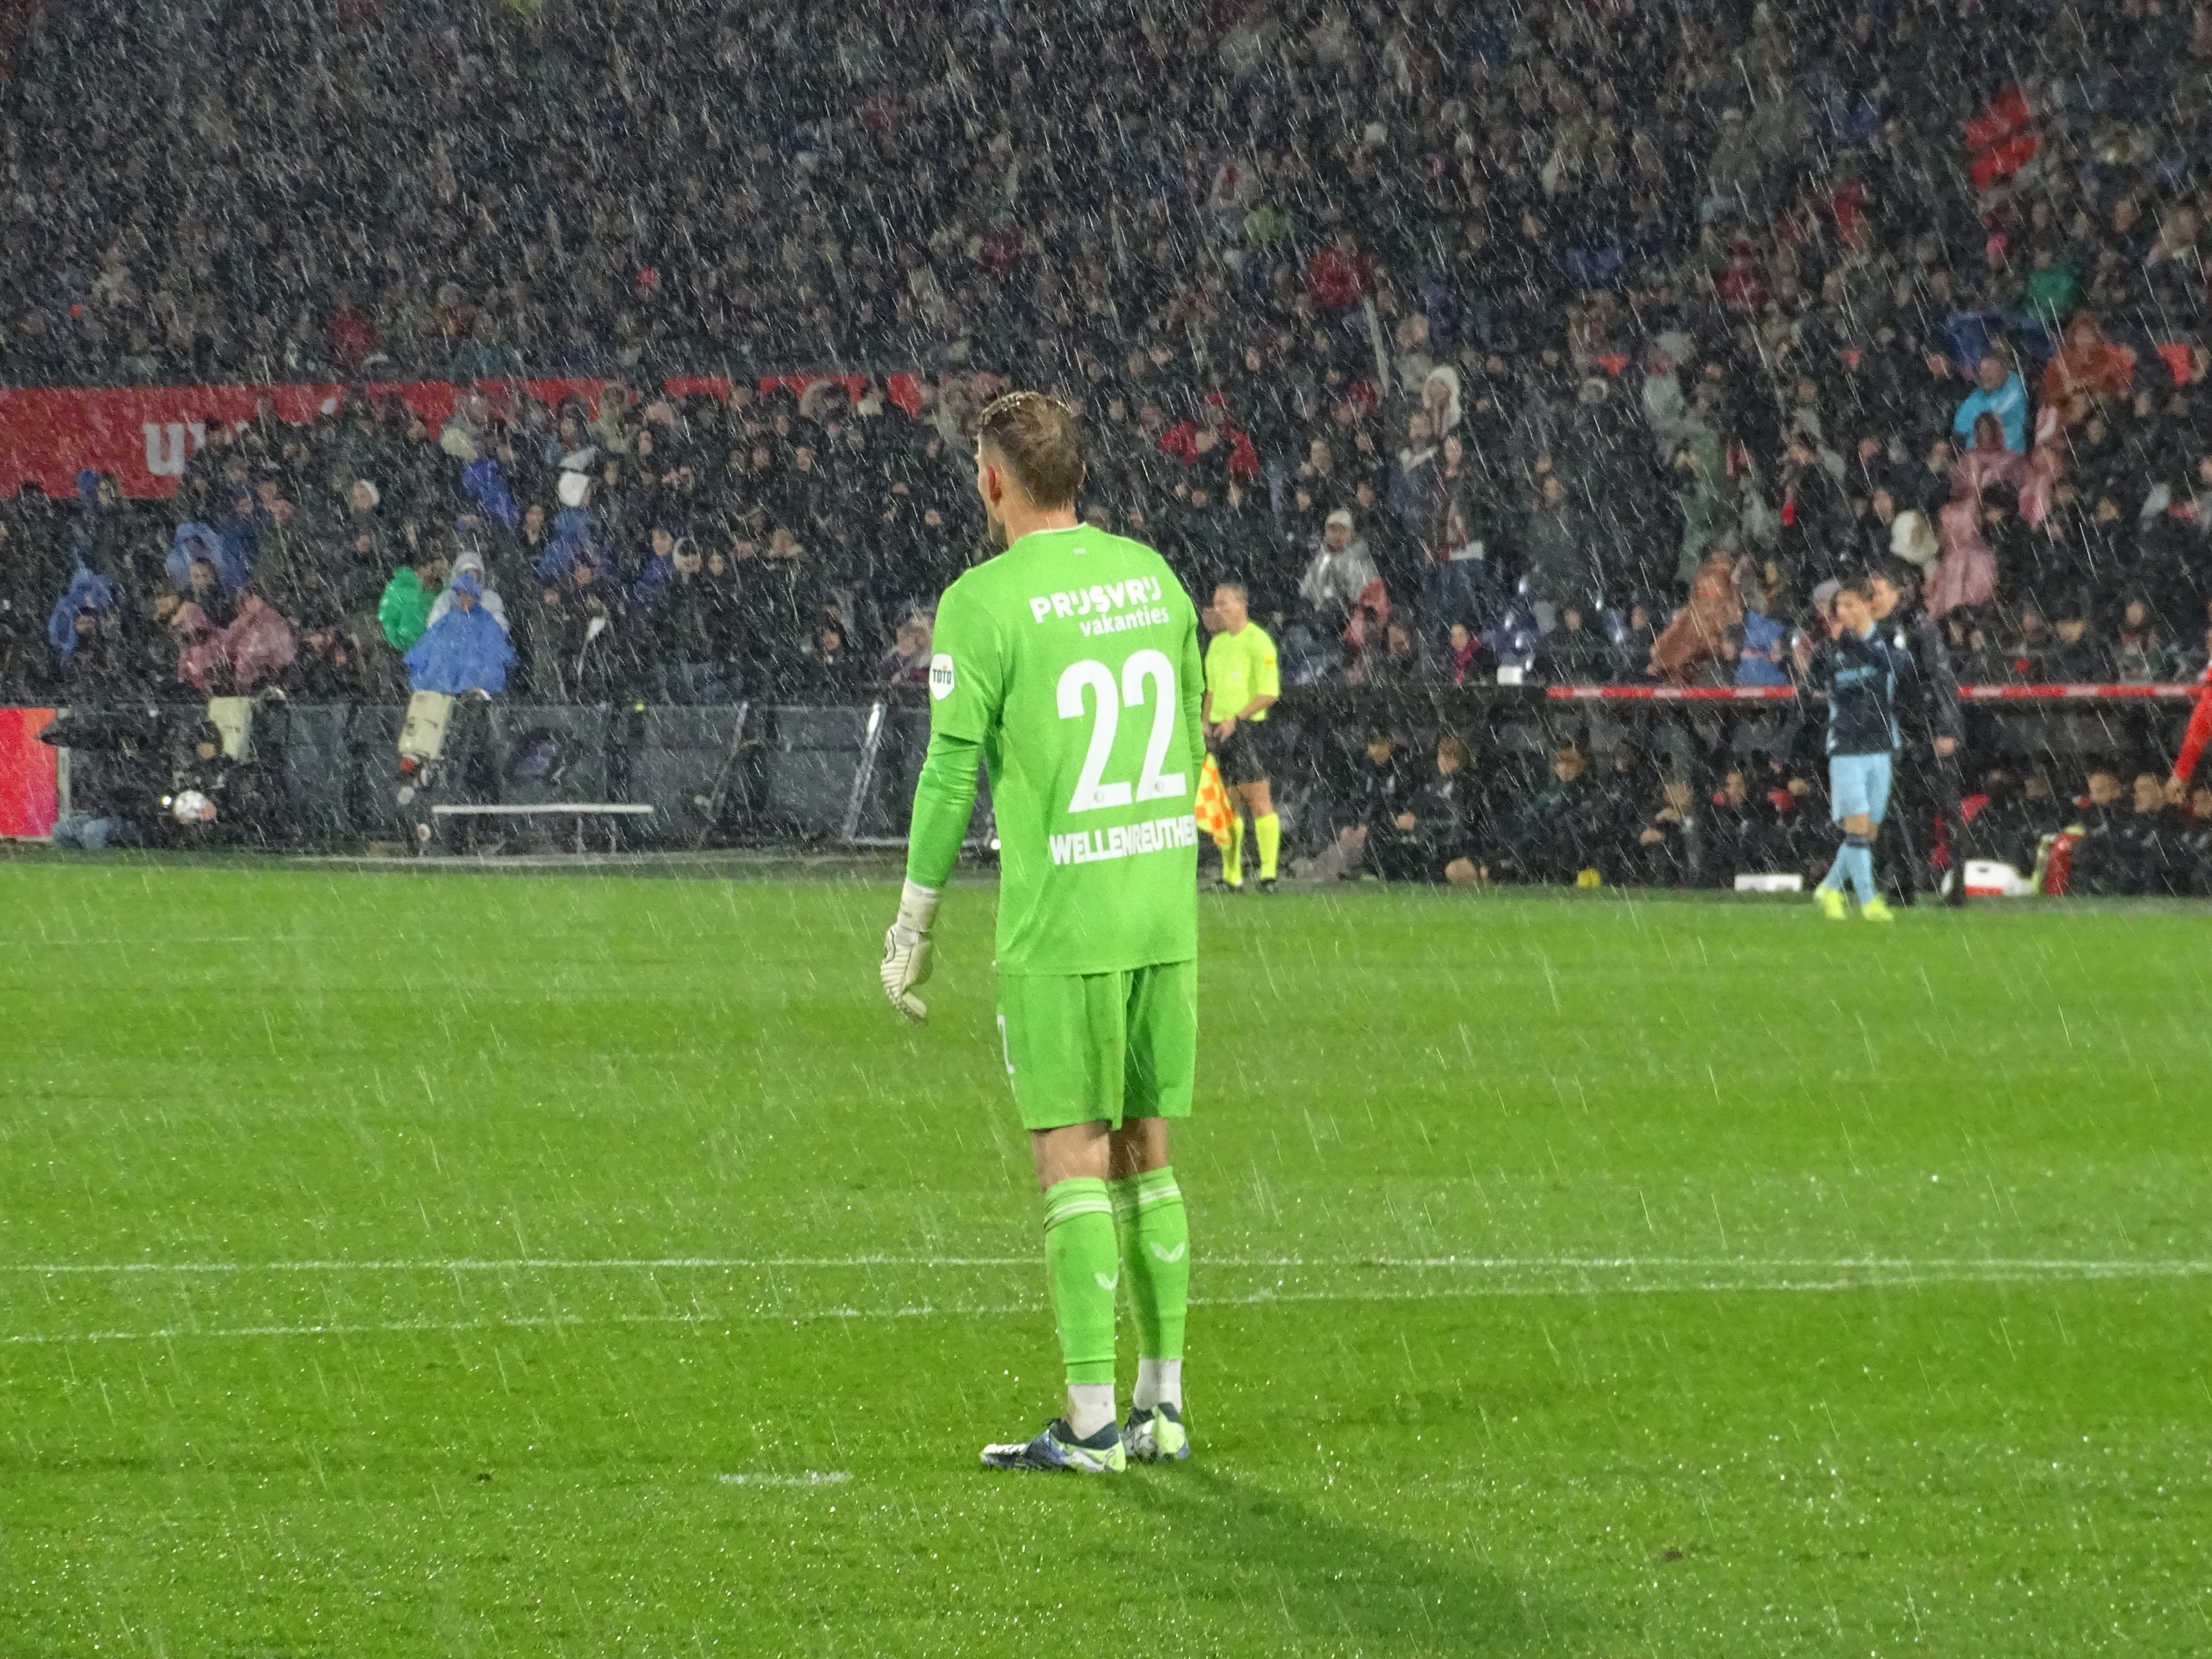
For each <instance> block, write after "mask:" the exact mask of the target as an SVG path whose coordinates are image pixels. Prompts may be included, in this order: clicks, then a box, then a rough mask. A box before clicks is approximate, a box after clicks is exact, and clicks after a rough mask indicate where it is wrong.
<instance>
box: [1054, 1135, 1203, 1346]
mask: <svg viewBox="0 0 2212 1659" xmlns="http://www.w3.org/2000/svg"><path fill="white" fill-rule="evenodd" d="M1161 1173H1162V1174H1165V1173H1166V1172H1165V1171H1164V1170H1163V1171H1162V1172H1161ZM1181 1207H1182V1206H1181V1203H1180V1201H1178V1203H1177V1205H1176V1208H1177V1209H1178V1210H1180V1209H1181ZM1044 1265H1045V1273H1046V1275H1047V1276H1048V1278H1049V1279H1050V1280H1051V1281H1052V1310H1053V1315H1054V1318H1055V1319H1056V1320H1057V1321H1058V1322H1059V1324H1060V1355H1061V1357H1062V1358H1064V1359H1066V1362H1067V1381H1068V1385H1069V1386H1070V1387H1071V1388H1074V1387H1078V1386H1082V1385H1093V1386H1095V1385H1097V1384H1100V1383H1103V1384H1104V1385H1105V1386H1106V1387H1107V1388H1109V1389H1111V1388H1112V1387H1113V1386H1114V1290H1115V1286H1116V1285H1119V1284H1120V1283H1121V1261H1120V1257H1119V1255H1118V1254H1117V1253H1116V1250H1115V1239H1114V1204H1113V1200H1111V1199H1110V1198H1109V1197H1108V1196H1107V1192H1106V1183H1105V1182H1103V1181H1101V1180H1099V1179H1098V1178H1097V1176H1076V1177H1074V1178H1073V1179H1072V1180H1068V1181H1060V1182H1054V1183H1053V1185H1052V1186H1051V1188H1048V1190H1047V1191H1046V1193H1045V1195H1044ZM1177 1310H1178V1316H1177V1318H1176V1332H1177V1334H1178V1337H1180V1334H1181V1332H1182V1319H1181V1316H1180V1310H1181V1304H1180V1303H1178V1304H1177Z"/></svg>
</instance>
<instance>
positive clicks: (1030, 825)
mask: <svg viewBox="0 0 2212 1659" xmlns="http://www.w3.org/2000/svg"><path fill="white" fill-rule="evenodd" d="M1083 472H1084V458H1083V440H1082V435H1081V433H1080V431H1079V428H1078V427H1077V424H1076V420H1075V417H1074V416H1073V415H1072V414H1071V413H1069V412H1068V411H1067V410H1065V409H1063V408H1061V407H1060V404H1056V403H1054V401H1053V400H1052V399H1050V398H1046V397H1043V396H1042V395H1040V394H1038V393H1036V392H1011V393H1009V394H1008V395H1006V397H1003V398H999V399H998V400H997V401H996V402H994V403H993V404H990V405H989V406H988V407H987V408H986V409H985V410H984V411H983V413H982V416H981V419H980V420H979V421H978V422H977V425H976V435H975V487H976V489H977V490H978V491H979V492H980V493H981V495H982V498H983V506H984V510H985V512H986V513H987V514H988V515H989V518H990V520H991V526H992V529H993V532H994V534H995V535H997V536H999V537H1000V538H1003V539H1004V541H1005V543H1006V551H1005V552H1004V553H1001V554H1000V555H999V556H996V557H995V558H992V559H990V560H987V562H984V563H982V564H981V565H978V566H976V567H975V568H974V569H972V570H969V572H967V573H966V574H964V575H963V576H962V577H961V578H960V580H957V581H956V582H954V583H953V584H952V586H951V587H950V588H948V589H947V590H946V591H945V597H944V599H942V600H941V601H940V602H939V606H938V611H937V629H936V635H935V639H934V651H935V654H934V656H933V659H932V660H931V662H930V666H929V695H930V736H929V752H928V756H927V759H926V760H925V761H924V762H923V763H922V769H921V777H920V779H919V780H918V781H916V783H915V793H914V823H913V827H912V830H911V832H910V836H909V839H908V854H907V867H906V888H905V891H904V893H903V894H902V896H901V898H900V901H899V912H898V920H897V921H896V922H895V923H893V924H892V927H891V929H890V933H887V934H886V935H885V936H884V961H883V970H882V978H883V986H884V993H885V994H887V995H888V996H889V997H890V1001H891V1006H893V1007H894V1008H896V1009H897V1010H898V1012H900V1013H901V1014H902V1015H904V1016H905V1017H906V1018H908V1019H910V1020H914V1021H915V1022H917V1023H919V1022H920V1021H921V1020H922V1019H923V1018H925V1017H926V1015H927V1010H926V1009H925V1008H924V1006H922V1004H921V1001H920V1000H917V999H916V998H915V994H914V992H915V987H917V986H919V985H921V983H922V982H923V981H926V980H927V978H928V977H929V967H930V940H929V930H930V926H931V924H932V922H933V921H934V919H935V916H936V913H937V903H938V898H939V895H940V894H941V893H942V891H943V890H944V887H945V878H946V877H947V876H948V875H950V874H951V870H952V865H953V860H954V859H955V858H956V857H957V855H958V854H959V850H960V844H961V842H962V841H963V839H964V838H965V836H966V835H967V832H968V823H969V817H971V815H972V814H973V812H974V811H975V775H976V769H977V767H978V766H979V765H980V766H981V767H983V768H986V769H987V770H988V772H989V775H990V780H991V799H992V802H993V804H994V807H995V809H996V811H997V818H998V835H999V843H1000V885H999V935H998V957H999V962H998V967H999V1036H1000V1043H1001V1046H1002V1048H1003V1050H1004V1053H1005V1056H1006V1072H1007V1075H1008V1076H1009V1077H1010V1078H1011V1079H1012V1083H1013V1092H1014V1101H1015V1104H1016V1105H1017V1106H1018V1109H1020V1112H1021V1118H1022V1123H1023V1126H1024V1127H1025V1128H1027V1129H1028V1130H1029V1132H1030V1146H1031V1148H1032V1150H1033V1151H1034V1152H1035V1154H1036V1171H1037V1185H1038V1186H1039V1187H1040V1188H1042V1191H1043V1193H1044V1258H1045V1268H1046V1273H1047V1275H1048V1279H1049V1280H1050V1283H1051V1287H1052V1304H1053V1312H1054V1317H1055V1318H1056V1320H1057V1321H1058V1323H1059V1327H1060V1350H1061V1353H1062V1355H1063V1357H1064V1358H1066V1364H1067V1414H1066V1416H1065V1417H1061V1418H1055V1419H1054V1420H1053V1421H1052V1422H1050V1423H1048V1424H1047V1425H1045V1428H1044V1431H1042V1433H1040V1434H1039V1435H1037V1437H1036V1438H1035V1439H1033V1440H1029V1441H1026V1442H1022V1441H1017V1442H1013V1443H1009V1444H1005V1445H991V1446H986V1447H985V1448H984V1449H983V1462H984V1463H985V1464H986V1465H987V1466H989V1467H990V1468H1006V1469H1076V1470H1079V1471H1081V1472H1083V1473H1085V1474H1105V1473H1107V1472H1109V1471H1113V1470H1119V1469H1121V1468H1125V1467H1126V1466H1127V1462H1128V1460H1129V1459H1130V1458H1135V1459H1137V1460H1139V1462H1152V1461H1155V1460H1158V1459H1163V1458H1184V1457H1188V1456H1189V1455H1190V1438H1189V1436H1188V1434H1187V1433H1186V1432H1185V1431H1184V1427H1183V1421H1182V1335H1183V1312H1184V1308H1185V1304H1186V1303H1187V1302H1188V1294H1189V1285H1190V1231H1189V1227H1188V1223H1187V1222H1186V1220H1185V1219H1184V1215H1183V1206H1182V1194H1181V1192H1180V1191H1179V1190H1178V1189H1177V1188H1176V1178H1175V1171H1174V1170H1173V1169H1172V1168H1171V1167H1170V1164H1169V1162H1168V1121H1169V1120H1170V1119H1171V1118H1180V1117H1188V1116H1189V1115H1190V1097H1191V1079H1192V1074H1193V1072H1194V1068H1195V1066H1196V1061H1197V1053H1198V968H1197V957H1198V904H1197V896H1196V895H1197V884H1198V826H1197V823H1196V821H1195V820H1194V818H1193V817H1192V809H1193V807H1194V805H1195V803H1196V799H1197V788H1198V778H1199V770H1200V766H1201V764H1202V763H1203V761H1204V757H1205V754H1206V748H1205V743H1204V740H1203V738H1201V736H1200V724H1199V721H1200V696H1201V693H1202V691H1203V690H1204V681H1203V678H1202V676H1201V671H1200V663H1199V652H1198V617H1197V613H1196V611H1194V608H1193V607H1192V605H1191V602H1190V599H1189V596H1188V594H1186V593H1185V592H1183V590H1182V586H1181V584H1179V583H1178V582H1177V581H1176V579H1175V577H1174V575H1173V574H1171V573H1170V571H1169V569H1168V568H1167V565H1166V563H1165V562H1164V561H1163V560H1162V559H1161V558H1160V556H1159V555H1158V554H1157V553H1155V552H1153V551H1152V549H1150V548H1148V547H1145V546H1142V545H1140V544H1138V543H1135V542H1132V541H1127V540H1125V539H1124V538H1121V537H1118V536H1109V535H1107V534H1106V533H1104V532H1102V531H1097V530H1093V529H1091V527H1089V526H1086V525H1084V524H1081V523H1079V522H1078V520H1077V519H1076V516H1075V497H1076V492H1077V491H1078V490H1079V489H1080V488H1081V487H1082V483H1083ZM1125 1279H1126V1280H1127V1284H1128V1287H1129V1299H1130V1302H1131V1304H1132V1306H1133V1310H1134V1312H1135V1315H1136V1326H1137V1342H1138V1360H1137V1385H1136V1392H1135V1395H1134V1396H1133V1400H1132V1403H1131V1407H1130V1411H1129V1417H1128V1421H1127V1424H1126V1425H1122V1424H1119V1423H1117V1421H1116V1418H1115V1406H1114V1300H1115V1290H1116V1288H1117V1287H1118V1286H1119V1285H1121V1283H1122V1282H1123V1281H1124V1280H1125Z"/></svg>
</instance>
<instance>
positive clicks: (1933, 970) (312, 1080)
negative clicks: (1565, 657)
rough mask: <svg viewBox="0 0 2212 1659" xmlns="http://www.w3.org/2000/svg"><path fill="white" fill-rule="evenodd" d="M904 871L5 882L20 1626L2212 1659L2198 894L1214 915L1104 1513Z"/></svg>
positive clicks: (165, 874) (1403, 900) (1033, 1238)
mask: <svg viewBox="0 0 2212 1659" xmlns="http://www.w3.org/2000/svg"><path fill="white" fill-rule="evenodd" d="M893 893H894V889H893V887H892V886H891V884H890V882H889V880H887V879H884V878H882V877H881V876H880V875H879V876H878V877H877V878H872V879H857V878H844V879H823V880H815V881H805V880H796V879H792V880H787V879H781V878H760V877H745V876H743V875H739V876H738V877H736V878H728V877H726V876H725V877H715V878H700V877H692V878H673V877H671V878H638V877H634V876H627V875H615V874H608V873H605V872H601V873H568V872H560V873H531V874H507V875H472V874H466V873H422V872H392V873H373V872H355V871H350V870H342V869H325V868H319V867H294V868H285V869H278V868H272V867H270V866H245V865H240V866H213V867H182V866H165V865H161V864H158V863H114V862H111V863H106V864H88V863H75V864H68V863H63V862H60V861H58V860H47V859H34V858H22V859H17V860H12V861H9V862H4V863H0V1010H4V1015H3V1016H0V1097H3V1098H0V1656H6V1659H17V1656H28V1659H46V1656H58V1655H70V1656H76V1655H94V1654H97V1655H101V1656H118V1655H119V1656H149V1659H151V1656H176V1659H216V1656H223V1659H228V1656H240V1659H273V1656H307V1655H316V1656H333V1659H337V1656H343V1659H379V1656H410V1659H415V1656H431V1655H435V1656H495V1655H499V1656H505V1655H518V1656H519V1655H562V1656H568V1655H574V1656H610V1655H623V1656H631V1655H635V1656H647V1655H670V1656H678V1655H696V1654H708V1653H723V1654H756V1653H758V1654H769V1653H779V1654H797V1655H823V1656H828V1655H840V1656H842V1655H857V1654H886V1655H890V1654H896V1655H934V1654H963V1655H965V1654H981V1655H1010V1656H1012V1655H1019V1656H1035V1655H1062V1654H1064V1655H1066V1656H1070V1659H1081V1656H1091V1655H1105V1654H1109V1653H1136V1654H1144V1655H1158V1656H1165V1655H1180V1654H1225V1655H1230V1654H1237V1655H1242V1654H1253V1655H1269V1656H1279V1655H1306V1654H1473V1655H1488V1654H1563V1655H1564V1654H1588V1655H1608V1656H1609V1655H1627V1654H1655V1655H1676V1654H1681V1655H1699V1656H1711V1655H1739V1654H1740V1655H1761V1656H1764V1655H1776V1654H1821V1655H1826V1654H1837V1655H1863V1654H1893V1653H1906V1652H1917V1653H1936V1654H1959V1655H1996V1654H2003V1655H2045V1654H2047V1655H2052V1656H2060V1655H2064V1656H2078V1655H2082V1654H2090V1653H2113V1654H2131V1655H2133V1654H2174V1655H2201V1654H2203V1653H2205V1652H2207V1651H2208V1650H2212V1158H2209V1157H2208V1152H2212V1114H2208V1103H2207V1088H2206V1083H2207V1079H2208V1077H2209V1076H2212V1019H2208V1012H2209V1011H2208V987H2212V929H2208V925H2207V918H2206V916H2205V915H2203V914H2202V913H2187V912H2184V911H2182V910H2179V909H2178V908H2177V909H2172V910H2169V911H2166V912H2163V913H2161V912H2156V911H2154V910H2152V909H2149V908H2142V909H2134V910H2130V909H2124V908H2109V909H2101V910H2100V909H2081V910H2077V911H2070V912H2069V911H2054V910H2053V909H2051V908H2025V909H2020V908H2013V909H2008V908H2001V907H1999V906H1996V905H1991V906H1988V907H1985V908H1981V909H1978V910H1977V911H1974V912H1972V913H1970V914H1968V915H1965V916H1957V915H1947V914H1940V913H1935V914H1925V913H1923V914H1915V915H1907V916H1905V918H1904V919H1903V920H1902V921H1900V922H1899V925H1898V926H1897V927H1895V928H1893V929H1890V930H1882V929H1879V928H1875V927H1866V926H1863V925H1860V924H1856V923H1854V924H1852V925H1850V926H1849V927H1834V926H1832V925H1830V924H1826V923H1824V922H1821V921H1819V920H1818V919H1817V918H1815V917H1814V915H1812V914H1811V912H1810V910H1809V908H1801V907H1800V906H1798V905H1796V904H1790V905H1778V904H1776V905H1769V904H1739V903H1731V902H1638V901H1634V900H1632V899H1624V898H1621V897H1619V896H1605V895H1601V896H1585V897H1579V898H1577V897H1564V896H1562V897H1546V896H1468V895H1465V894H1457V893H1448V892H1447V893H1431V892H1428V891H1409V890H1401V889H1391V890H1378V889H1375V888H1359V889H1356V890H1355V889H1342V890H1338V891H1336V892H1334V893H1330V894H1327V895H1316V894H1297V895H1293V894H1285V895H1283V896H1279V897H1277V898H1274V899H1273V900H1262V899H1260V898H1258V897H1256V896H1255V897H1252V898H1246V899H1241V900H1233V899H1221V900H1215V899H1208V900H1206V902H1205V910H1204V940H1205V943H1204V951H1205V954H1204V960H1203V967H1202V979H1203V985H1204V999H1205V1002H1204V1020H1205V1025H1204V1048H1203V1057H1202V1061H1201V1075H1200V1116H1199V1117H1198V1119H1197V1120H1196V1121H1195V1122H1194V1124H1193V1125H1192V1127H1190V1128H1189V1130H1188V1133H1186V1134H1185V1135H1184V1136H1183V1137H1182V1139H1181V1140H1180V1142H1179V1152H1178V1156H1177V1158H1176V1164H1177V1166H1178V1169H1179V1170H1180V1172H1181V1174H1182V1182H1183V1187H1184V1190H1185V1192H1186V1193H1187V1194H1188V1198H1189V1203H1190V1210H1191V1218H1192V1231H1193V1237H1194V1261H1195V1263H1196V1270H1195V1276H1194V1296H1195V1297H1197V1298H1198V1305H1197V1306H1195V1307H1194V1310H1193V1311H1192V1316H1191V1331H1192V1347H1191V1357H1190V1360H1189V1372H1188V1395H1189V1401H1190V1415H1191V1420H1192V1423H1193V1425H1194V1432H1195V1435H1196V1437H1197V1443H1198V1456H1197V1457H1196V1458H1195V1459H1194V1461H1193V1462H1191V1463H1190V1464H1188V1465H1187V1466H1184V1467H1182V1468H1167V1469H1151V1470H1134V1471H1132V1472H1131V1473H1130V1474H1128V1475H1127V1476H1125V1477H1121V1478H1118V1479H1114V1480H1081V1479H1079V1478H1076V1477H1073V1476H1064V1477H1043V1476H1020V1475H993V1474H985V1473H982V1472H981V1471H979V1470H978V1468H976V1467H975V1453H976V1449H977V1448H978V1446H979V1445H980V1444H981V1443H982V1442H983V1441H985V1440H987V1439H999V1438H1005V1437H1012V1436H1015V1435H1018V1434H1026V1433H1028V1432H1030V1431H1033V1430H1034V1429H1035V1427H1036V1425H1037V1424H1038V1423H1039V1422H1040V1421H1041V1420H1042V1418H1043V1417H1044V1416H1045V1415H1046V1414H1047V1413H1048V1412H1049V1411H1051V1410H1053V1409H1055V1408H1056V1402H1057V1401H1058V1399H1059V1376H1058V1365H1057V1360H1056V1354H1055V1352H1054V1343H1053V1338H1052V1330H1051V1324H1050V1320H1049V1316H1048V1311H1047V1309H1046V1306H1045V1303H1044V1294H1043V1282H1042V1267H1041V1266H1040V1265H1039V1262H1038V1247H1037V1231H1038V1206H1037V1204H1036V1198H1035V1196H1034V1194H1033V1191H1032V1189H1031V1185H1030V1174H1029V1169H1028V1157H1027V1150H1026V1146H1025V1145H1024V1139H1023V1137H1022V1135H1021V1133H1019V1131H1018V1127H1016V1125H1015V1122H1014V1119H1013V1115H1012V1108H1011V1105H1010V1103H1009V1102H1008V1101H1007V1099H1006V1093H1005V1079H1004V1076H1003V1073H1002V1071H1001V1068H1000V1061H999V1055H998V1049H997V1041H996V1036H995V1033H994V1030H993V1022H992V1018H991V1014H992V1001H991V996H992V986H991V977H990V923H991V915H992V893H991V890H990V889H989V888H988V887H987V886H985V885H981V884H977V885H971V886H965V887H963V888H961V889H959V890H957V891H956V892H955V893H954V895H953V896H952V897H951V899H950V901H949V902H948V903H947V906H946V910H945V916H944V919H943V921H942V925H941V931H940V940H941V944H940V948H939V957H938V963H939V965H938V972H937V977H936V979H935V981H933V985H932V986H931V987H929V991H928V995H929V997H930V1000H931V1001H932V1004H933V1023H932V1024H931V1026H930V1027H929V1028H928V1029H927V1030H925V1031H920V1032H915V1031H909V1030H907V1029H906V1028H904V1027H902V1025H900V1024H897V1023H896V1021H895V1020H894V1019H893V1018H892V1016H891V1015H890V1012H889V1011H888V1010H887V1009H886V1008H885V1007H884V1006H883V1002H882V999H881V996H880V994H879V993H878V990H877V988H876V986H875V982H874V965H875V957H876V954H877V951H878V942H879V940H880V938H881V933H882V929H883V927H884V925H885V923H886V921H888V919H889V915H890V910H891V908H892V904H893ZM1124 1333H1125V1346H1124V1353H1125V1355H1126V1354H1127V1352H1128V1351H1127V1346H1126V1334H1127V1322H1126V1320H1125V1321H1124ZM1130 1370H1133V1361H1128V1360H1125V1386H1126V1377H1127V1373H1128V1371H1130Z"/></svg>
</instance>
